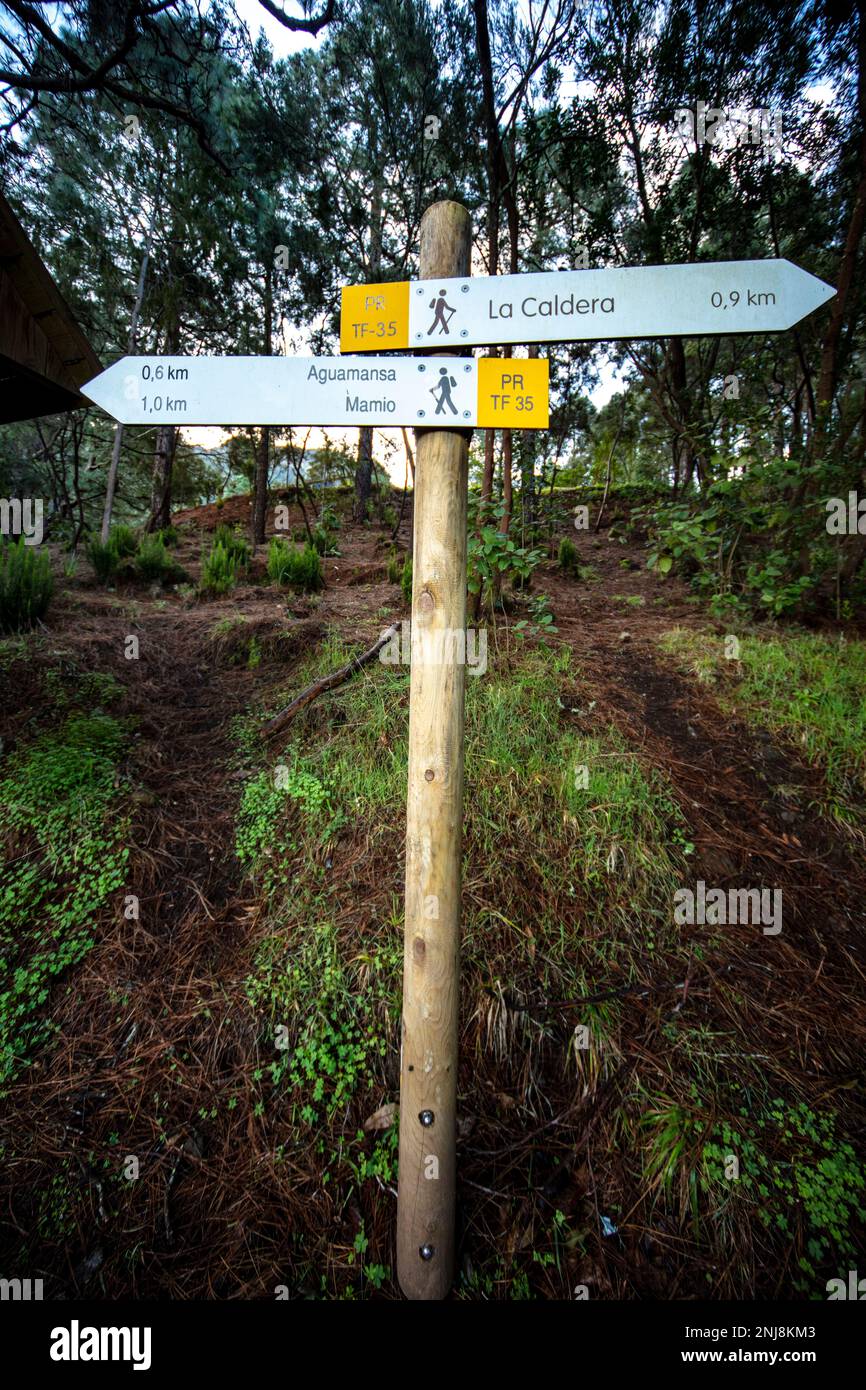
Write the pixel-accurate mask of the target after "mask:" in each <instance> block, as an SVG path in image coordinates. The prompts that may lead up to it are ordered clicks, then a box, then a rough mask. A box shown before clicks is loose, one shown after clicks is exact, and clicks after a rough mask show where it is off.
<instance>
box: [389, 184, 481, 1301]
mask: <svg viewBox="0 0 866 1390" xmlns="http://www.w3.org/2000/svg"><path fill="white" fill-rule="evenodd" d="M470 249H471V224H470V219H469V214H468V213H467V211H466V209H465V208H463V207H461V206H460V205H459V204H458V203H450V202H445V203H437V204H435V205H434V206H433V207H431V208H429V209H428V211H427V212H426V213H425V214H424V218H423V219H422V222H421V256H420V268H419V270H420V276H421V278H423V279H429V278H435V277H436V276H437V275H443V276H446V275H468V274H469V259H470ZM416 434H417V458H416V466H415V536H414V551H413V570H412V574H413V585H412V666H411V677H410V705H409V768H408V793H407V808H406V911H405V941H404V973H403V1026H402V1050H401V1084H400V1171H399V1192H398V1213H397V1275H398V1279H399V1282H400V1287H401V1288H402V1290H403V1292H404V1294H405V1295H406V1297H407V1298H411V1299H441V1298H444V1297H445V1296H446V1295H447V1293H448V1291H449V1290H450V1288H451V1283H452V1279H453V1271H454V1209H455V1141H456V1126H455V1119H456V1115H455V1111H456V1096H457V1036H458V1033H457V1025H458V1010H459V1002H460V960H459V957H460V858H461V840H462V819H463V693H464V678H465V671H466V667H465V663H464V661H463V659H462V652H461V647H462V645H463V643H464V642H465V630H466V497H467V480H468V454H469V445H468V439H467V437H466V435H465V434H464V433H461V432H459V431H455V430H419V431H417V432H416ZM457 634H463V637H462V639H461V638H460V637H459V636H457ZM449 638H450V640H449ZM425 1112H429V1114H430V1115H432V1123H431V1124H429V1125H424V1124H423V1123H422V1121H421V1118H420V1117H421V1116H422V1114H424V1113H425ZM424 1247H432V1255H431V1256H430V1258H429V1259H424V1258H423V1257H422V1255H421V1250H422V1248H424Z"/></svg>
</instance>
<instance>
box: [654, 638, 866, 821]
mask: <svg viewBox="0 0 866 1390" xmlns="http://www.w3.org/2000/svg"><path fill="white" fill-rule="evenodd" d="M737 640H738V643H739V657H738V660H730V659H728V658H727V657H726V655H725V652H726V638H725V637H723V636H715V635H713V634H708V633H705V632H693V631H692V630H691V629H686V628H675V629H674V630H673V631H671V632H668V633H665V634H664V635H663V637H662V638H661V647H662V649H663V650H664V651H665V652H667V653H668V654H669V655H671V656H674V657H675V658H676V659H677V661H678V662H679V663H680V664H681V665H683V666H685V668H686V669H687V670H689V671H691V672H693V673H694V674H695V675H696V676H697V678H698V679H699V680H701V681H703V682H704V683H713V682H718V681H720V680H721V677H722V676H723V675H727V676H728V677H730V676H731V674H732V673H734V674H736V675H737V676H738V677H739V680H738V681H737V683H736V684H735V685H727V684H726V685H725V686H724V687H723V688H722V689H721V691H720V694H719V700H720V703H721V704H722V705H723V706H724V707H725V708H727V709H729V710H732V711H734V712H736V713H737V714H739V715H741V716H742V717H744V718H745V719H746V720H747V721H748V722H749V723H750V724H752V725H754V726H755V727H760V728H765V729H769V730H770V731H771V732H773V733H774V734H778V735H780V736H782V737H784V738H786V739H788V740H790V741H791V742H793V743H794V744H795V745H796V747H797V749H798V751H799V752H800V754H801V755H803V754H804V755H805V757H806V758H807V759H808V761H809V762H810V763H812V764H813V765H814V766H816V767H820V768H821V769H822V770H823V772H824V775H825V777H826V780H827V786H828V789H829V792H830V797H829V799H828V805H827V807H826V808H825V809H827V811H828V812H829V813H830V814H831V815H833V816H834V817H835V818H836V819H837V820H839V821H841V822H843V823H849V824H852V823H862V820H863V809H862V803H863V800H864V796H866V700H864V698H863V692H864V690H866V643H863V642H861V641H852V640H849V639H846V638H844V637H841V638H840V637H831V636H827V635H825V634H822V633H812V632H799V631H791V632H785V633H782V634H780V635H778V636H772V637H767V636H763V635H761V636H758V635H752V636H743V637H740V638H738V639H737Z"/></svg>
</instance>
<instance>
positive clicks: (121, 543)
mask: <svg viewBox="0 0 866 1390" xmlns="http://www.w3.org/2000/svg"><path fill="white" fill-rule="evenodd" d="M108 544H109V545H110V546H111V547H112V549H113V550H114V553H115V555H116V556H117V558H118V559H119V560H120V559H123V558H124V557H125V556H127V555H134V554H135V552H136V550H137V549H138V537H137V536H136V534H135V532H134V531H133V529H132V527H131V526H113V527H112V528H111V531H110V532H109V535H108Z"/></svg>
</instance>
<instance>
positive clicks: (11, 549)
mask: <svg viewBox="0 0 866 1390" xmlns="http://www.w3.org/2000/svg"><path fill="white" fill-rule="evenodd" d="M53 589H54V579H53V578H52V574H51V561H50V560H49V558H48V554H47V552H46V551H44V550H38V549H37V548H36V547H35V546H32V545H25V544H24V537H23V536H21V537H19V539H18V540H17V541H9V542H4V543H3V544H0V631H2V632H21V631H22V630H23V629H24V628H29V627H32V626H33V624H34V623H35V622H36V620H37V619H38V618H41V617H42V615H43V614H44V613H45V611H46V609H47V608H48V604H49V603H50V601H51V594H52V591H53Z"/></svg>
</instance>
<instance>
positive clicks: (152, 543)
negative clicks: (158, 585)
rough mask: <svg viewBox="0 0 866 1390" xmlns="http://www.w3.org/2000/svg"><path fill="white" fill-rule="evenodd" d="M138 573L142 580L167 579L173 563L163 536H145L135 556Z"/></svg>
mask: <svg viewBox="0 0 866 1390" xmlns="http://www.w3.org/2000/svg"><path fill="white" fill-rule="evenodd" d="M135 569H136V573H137V574H138V575H139V577H140V578H141V579H146V580H149V581H153V580H156V579H165V578H166V577H167V575H168V574H169V573H170V572H171V569H172V563H171V559H170V557H169V554H168V551H167V550H166V548H165V542H164V541H163V539H162V537H161V536H145V537H144V538H143V540H142V541H141V544H140V545H139V547H138V551H137V553H136V556H135Z"/></svg>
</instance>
